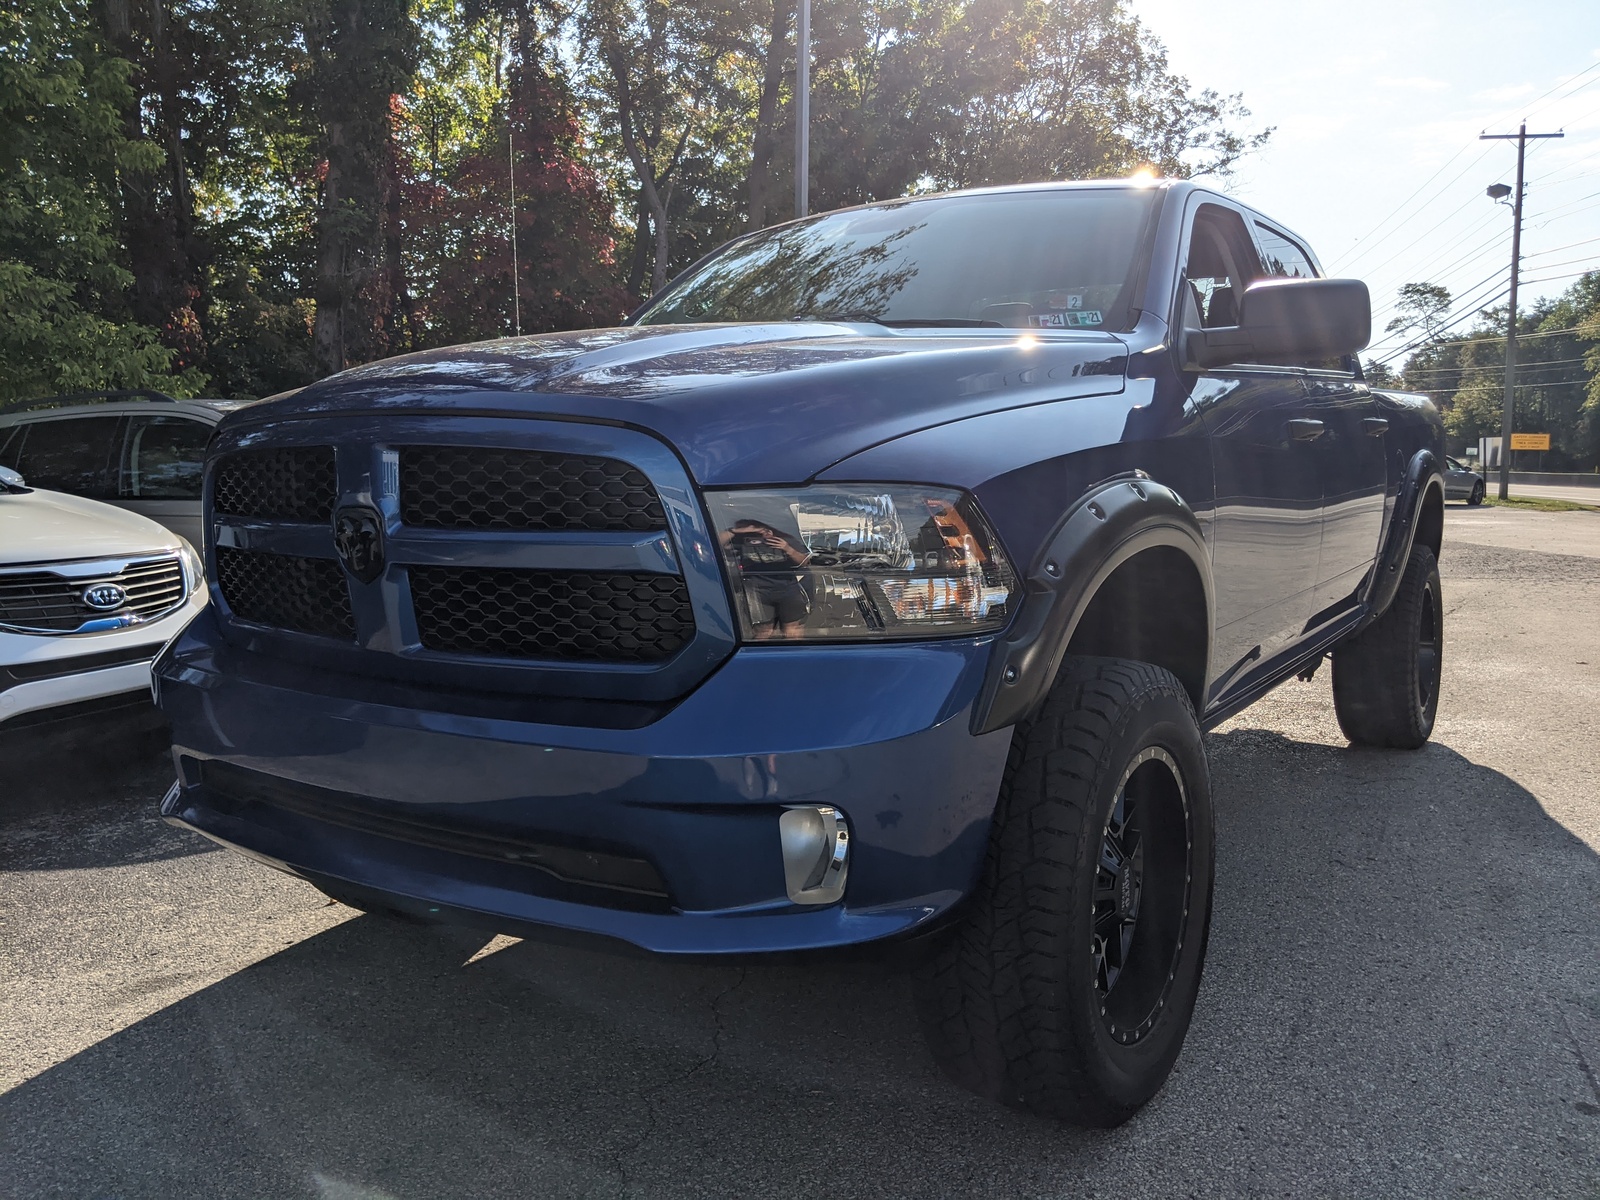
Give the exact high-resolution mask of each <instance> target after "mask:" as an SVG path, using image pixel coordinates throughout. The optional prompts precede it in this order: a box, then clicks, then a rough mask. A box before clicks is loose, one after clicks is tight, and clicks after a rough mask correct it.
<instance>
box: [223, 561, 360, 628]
mask: <svg viewBox="0 0 1600 1200" xmlns="http://www.w3.org/2000/svg"><path fill="white" fill-rule="evenodd" d="M217 585H218V586H219V587H220V588H221V589H222V598H223V599H224V600H226V601H227V602H228V607H229V608H231V609H233V612H234V615H235V616H237V617H240V618H242V619H243V620H246V621H254V622H256V623H257V624H260V625H273V626H276V627H278V628H279V629H292V630H295V631H296V632H298V633H315V634H320V635H322V636H323V637H336V638H343V639H345V640H346V641H353V640H354V639H355V636H356V621H355V615H354V614H353V613H352V612H351V610H350V592H349V590H348V589H347V588H346V587H345V583H344V571H343V570H342V569H341V568H340V566H339V564H338V563H336V562H334V561H333V560H332V559H327V558H299V557H297V556H295V555H292V554H256V553H254V552H252V551H249V550H234V549H232V548H230V547H228V546H218V547H217Z"/></svg>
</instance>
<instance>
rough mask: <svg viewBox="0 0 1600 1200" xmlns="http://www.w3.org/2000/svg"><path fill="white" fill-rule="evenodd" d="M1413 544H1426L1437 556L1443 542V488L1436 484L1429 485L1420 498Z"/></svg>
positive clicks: (1436, 556)
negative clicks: (1425, 493)
mask: <svg viewBox="0 0 1600 1200" xmlns="http://www.w3.org/2000/svg"><path fill="white" fill-rule="evenodd" d="M1414 544H1415V545H1418V546H1426V547H1427V548H1428V549H1429V550H1432V551H1433V556H1434V557H1435V558H1438V557H1439V548H1440V547H1441V546H1442V545H1443V544H1444V490H1443V489H1442V488H1440V487H1439V485H1438V484H1433V485H1432V486H1430V487H1429V488H1428V494H1427V495H1426V496H1424V497H1423V498H1422V511H1421V512H1419V513H1418V514H1417V532H1416V537H1415V539H1414Z"/></svg>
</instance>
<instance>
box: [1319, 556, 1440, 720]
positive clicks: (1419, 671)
mask: <svg viewBox="0 0 1600 1200" xmlns="http://www.w3.org/2000/svg"><path fill="white" fill-rule="evenodd" d="M1443 665H1444V602H1443V600H1442V599H1441V597H1440V592H1439V564H1438V563H1437V562H1436V561H1435V560H1434V557H1433V551H1432V550H1430V549H1429V548H1428V547H1427V546H1413V547H1412V548H1411V557H1410V558H1409V559H1408V560H1407V561H1406V573H1405V575H1404V576H1402V577H1401V580H1400V588H1399V590H1398V591H1397V592H1396V593H1395V597H1394V600H1393V601H1392V602H1391V603H1390V605H1389V608H1388V610H1387V611H1386V612H1385V613H1384V614H1383V616H1381V617H1379V618H1378V619H1377V620H1376V621H1374V622H1373V623H1372V624H1371V625H1369V626H1367V627H1366V629H1364V630H1362V632H1361V634H1360V635H1359V636H1357V637H1355V638H1352V639H1350V640H1349V641H1346V642H1342V643H1340V644H1339V645H1338V646H1336V647H1335V648H1334V651H1333V707H1334V711H1335V713H1337V714H1338V717H1339V728H1340V729H1342V730H1343V731H1344V735H1345V737H1347V738H1349V739H1350V741H1352V742H1353V743H1355V744H1356V745H1358V746H1385V747H1389V748H1392V749H1396V750H1415V749H1416V748H1417V747H1418V746H1421V745H1423V744H1424V743H1425V742H1427V740H1428V738H1429V737H1430V736H1431V735H1432V734H1433V720H1434V716H1435V714H1436V713H1437V712H1438V709H1439V680H1440V678H1441V675H1442V673H1443Z"/></svg>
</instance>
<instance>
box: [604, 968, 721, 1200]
mask: <svg viewBox="0 0 1600 1200" xmlns="http://www.w3.org/2000/svg"><path fill="white" fill-rule="evenodd" d="M745 976H746V968H745V967H740V968H738V976H737V977H736V978H735V979H734V981H733V982H732V983H731V984H729V985H728V986H727V987H725V988H723V989H722V990H721V991H720V992H718V993H717V994H716V995H715V996H713V997H712V998H711V1021H712V1030H711V1052H710V1053H709V1054H702V1055H701V1056H700V1057H699V1058H697V1059H695V1061H694V1062H692V1063H691V1064H689V1068H688V1070H686V1071H684V1072H683V1073H682V1074H681V1075H678V1076H677V1077H675V1078H672V1079H667V1080H663V1081H662V1082H660V1083H658V1084H656V1086H655V1087H653V1088H650V1089H649V1090H648V1091H646V1092H644V1093H643V1094H642V1095H641V1096H640V1097H639V1099H640V1101H641V1103H642V1105H643V1107H644V1112H645V1127H644V1131H643V1132H642V1133H640V1135H639V1136H638V1137H637V1138H635V1139H634V1140H633V1142H632V1143H631V1144H630V1145H627V1146H624V1147H619V1148H618V1150H617V1151H616V1153H615V1154H613V1155H612V1161H613V1163H614V1164H615V1168H616V1172H617V1176H618V1178H619V1179H620V1180H621V1186H622V1190H621V1192H620V1195H621V1196H622V1197H623V1198H624V1200H626V1197H628V1196H630V1195H631V1194H632V1180H631V1179H630V1177H629V1172H628V1159H629V1158H630V1157H631V1156H632V1155H634V1154H635V1153H636V1152H637V1151H638V1150H639V1149H640V1148H641V1147H643V1146H644V1145H646V1144H647V1143H648V1142H649V1141H650V1139H651V1138H652V1137H654V1136H655V1130H656V1108H655V1105H654V1104H652V1103H651V1101H653V1100H654V1099H655V1098H656V1097H657V1096H659V1095H661V1094H662V1093H664V1092H666V1091H668V1090H669V1089H673V1088H678V1087H682V1086H683V1085H684V1084H686V1083H688V1082H689V1081H690V1080H691V1079H693V1078H694V1077H695V1076H696V1075H698V1074H699V1073H700V1072H701V1071H703V1070H705V1069H706V1068H707V1067H709V1066H711V1065H712V1064H713V1063H715V1062H716V1061H717V1059H718V1058H719V1057H721V1055H722V1035H723V1033H724V1032H725V1029H724V1027H723V1020H722V1002H723V1001H724V1000H726V999H727V998H728V997H729V996H731V995H733V993H734V992H736V991H738V990H739V989H740V988H741V987H743V986H744V981H745Z"/></svg>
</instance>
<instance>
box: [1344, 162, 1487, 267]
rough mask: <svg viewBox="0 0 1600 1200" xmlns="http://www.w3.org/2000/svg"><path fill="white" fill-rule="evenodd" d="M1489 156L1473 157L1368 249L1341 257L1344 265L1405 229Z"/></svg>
mask: <svg viewBox="0 0 1600 1200" xmlns="http://www.w3.org/2000/svg"><path fill="white" fill-rule="evenodd" d="M1488 157H1489V151H1487V150H1485V151H1484V152H1483V153H1482V154H1480V155H1478V157H1477V158H1475V159H1473V160H1472V161H1471V162H1469V163H1468V164H1467V165H1466V166H1465V167H1463V168H1462V169H1461V171H1460V172H1459V173H1458V174H1456V175H1455V176H1453V177H1452V178H1451V180H1450V182H1449V183H1447V184H1445V185H1444V187H1442V188H1440V189H1439V191H1438V192H1436V193H1435V194H1434V195H1432V196H1430V197H1429V198H1428V199H1427V200H1425V201H1423V203H1422V208H1419V209H1417V210H1416V211H1415V212H1413V213H1412V214H1411V215H1410V216H1408V217H1406V218H1405V219H1404V220H1402V221H1401V222H1400V223H1399V224H1398V225H1396V226H1394V227H1393V228H1392V229H1390V230H1389V232H1388V233H1386V234H1384V235H1383V236H1382V237H1381V238H1379V239H1378V240H1377V241H1375V242H1369V243H1368V244H1367V247H1366V249H1364V250H1362V251H1360V252H1359V253H1357V254H1356V255H1355V256H1354V257H1353V258H1350V257H1346V258H1341V259H1340V262H1341V264H1343V266H1349V265H1350V264H1352V263H1356V262H1359V261H1360V260H1361V259H1362V258H1363V257H1365V256H1366V255H1368V254H1370V253H1372V251H1374V250H1376V249H1377V248H1378V247H1379V246H1381V245H1383V243H1384V242H1386V241H1388V240H1389V239H1390V238H1392V237H1393V236H1394V235H1395V234H1397V233H1399V232H1400V230H1402V229H1404V228H1405V227H1406V226H1407V225H1408V224H1410V223H1411V222H1412V221H1414V220H1416V219H1417V218H1418V217H1419V216H1421V215H1422V213H1423V211H1424V210H1425V209H1426V208H1427V206H1428V205H1429V204H1431V203H1433V201H1434V200H1436V199H1438V197H1440V196H1442V195H1444V194H1445V193H1446V192H1448V191H1449V190H1450V189H1451V188H1452V187H1454V186H1455V185H1456V184H1457V183H1458V182H1460V180H1461V178H1462V176H1464V175H1465V174H1466V173H1467V172H1468V171H1470V170H1472V169H1473V168H1474V167H1476V166H1477V165H1478V164H1479V163H1481V162H1482V161H1483V160H1484V159H1486V158H1488ZM1423 186H1424V187H1426V186H1427V185H1426V184H1424V185H1423ZM1419 190H1420V189H1419ZM1402 207H1404V206H1403V205H1402ZM1461 207H1462V208H1465V207H1466V205H1462V206H1461ZM1398 211H1399V210H1398V209H1397V210H1396V212H1398ZM1460 211H1461V209H1460V208H1458V209H1456V210H1455V212H1460ZM1455 212H1453V213H1451V214H1450V216H1452V217H1453V216H1455ZM1445 220H1449V217H1446V218H1445ZM1379 228H1382V226H1381V225H1380V226H1379ZM1376 232H1377V230H1376V229H1374V230H1373V233H1376ZM1368 236H1369V237H1370V236H1371V235H1370V234H1369V235H1368ZM1341 269H1343V267H1341Z"/></svg>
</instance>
